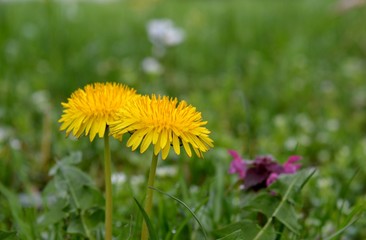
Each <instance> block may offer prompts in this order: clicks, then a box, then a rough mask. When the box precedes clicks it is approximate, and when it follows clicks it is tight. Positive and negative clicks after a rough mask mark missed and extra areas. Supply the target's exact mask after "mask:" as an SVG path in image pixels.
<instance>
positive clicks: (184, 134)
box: [110, 95, 213, 159]
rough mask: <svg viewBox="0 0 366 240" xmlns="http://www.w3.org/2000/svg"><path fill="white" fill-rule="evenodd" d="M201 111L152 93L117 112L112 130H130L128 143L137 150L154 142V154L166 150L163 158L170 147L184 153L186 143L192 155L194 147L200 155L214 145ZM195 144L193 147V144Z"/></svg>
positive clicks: (184, 103)
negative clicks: (181, 148) (150, 95)
mask: <svg viewBox="0 0 366 240" xmlns="http://www.w3.org/2000/svg"><path fill="white" fill-rule="evenodd" d="M206 124H207V122H204V121H202V117H201V113H200V112H197V111H196V108H194V107H192V106H191V105H188V104H187V103H186V102H185V101H181V102H178V100H177V99H176V98H175V99H170V98H168V97H160V96H159V97H156V96H155V95H152V97H151V98H150V97H149V96H140V97H138V98H134V99H133V100H132V101H130V102H129V103H128V104H126V105H125V107H124V108H121V109H120V110H119V111H118V112H117V114H116V121H113V122H111V124H110V129H111V133H112V134H114V135H115V136H117V137H118V136H119V135H122V134H124V133H126V132H130V133H131V134H132V135H131V137H130V138H129V140H128V142H127V146H128V147H132V150H136V148H137V147H138V146H140V152H141V153H143V152H145V151H146V149H147V148H148V147H149V146H150V145H151V144H153V145H154V154H155V155H158V154H159V152H160V151H161V152H162V158H163V159H165V158H166V157H167V156H168V153H169V150H170V147H171V146H173V149H174V151H175V153H176V154H178V155H179V154H180V147H181V145H183V147H184V149H185V151H186V153H187V154H188V156H189V157H191V156H192V151H191V147H192V148H193V150H194V152H195V153H196V155H197V156H198V157H203V155H202V153H203V152H206V151H207V150H208V149H209V148H210V147H213V141H212V140H211V139H210V138H209V136H208V135H209V134H210V131H209V130H208V129H207V128H205V127H204V125H206ZM190 146H191V147H190Z"/></svg>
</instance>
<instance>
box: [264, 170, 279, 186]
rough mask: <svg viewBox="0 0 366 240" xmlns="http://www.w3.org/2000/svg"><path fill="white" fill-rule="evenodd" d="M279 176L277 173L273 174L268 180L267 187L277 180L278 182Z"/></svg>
mask: <svg viewBox="0 0 366 240" xmlns="http://www.w3.org/2000/svg"><path fill="white" fill-rule="evenodd" d="M278 176H279V175H278V174H277V173H271V174H270V175H269V176H268V178H267V180H266V185H267V186H269V185H271V184H272V183H273V182H274V181H276V180H277V178H278Z"/></svg>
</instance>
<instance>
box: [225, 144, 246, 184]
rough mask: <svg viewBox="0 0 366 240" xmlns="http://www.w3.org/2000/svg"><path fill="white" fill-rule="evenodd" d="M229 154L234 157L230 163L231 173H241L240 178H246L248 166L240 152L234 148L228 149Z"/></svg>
mask: <svg viewBox="0 0 366 240" xmlns="http://www.w3.org/2000/svg"><path fill="white" fill-rule="evenodd" d="M228 152H229V154H230V155H231V156H232V157H233V158H234V160H233V161H232V162H231V163H230V168H229V173H231V174H235V173H237V174H238V175H239V178H240V179H244V178H245V174H246V171H247V166H246V164H245V162H244V160H243V159H241V157H240V156H239V154H238V153H237V152H236V151H234V150H228Z"/></svg>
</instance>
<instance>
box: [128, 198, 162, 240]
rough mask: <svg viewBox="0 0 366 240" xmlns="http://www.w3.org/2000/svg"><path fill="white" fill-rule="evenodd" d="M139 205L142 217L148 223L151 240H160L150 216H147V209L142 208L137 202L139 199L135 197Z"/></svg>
mask: <svg viewBox="0 0 366 240" xmlns="http://www.w3.org/2000/svg"><path fill="white" fill-rule="evenodd" d="M133 199H134V200H135V202H136V204H137V206H138V207H139V209H140V211H141V213H142V217H143V218H144V220H145V223H146V226H147V229H148V230H149V236H150V240H158V237H157V234H156V231H155V230H154V228H153V226H152V224H151V221H150V218H149V216H148V215H147V213H146V211H145V209H144V208H143V207H142V206H141V204H140V203H139V201H137V199H136V198H135V197H134V198H133Z"/></svg>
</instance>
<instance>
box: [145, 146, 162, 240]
mask: <svg viewBox="0 0 366 240" xmlns="http://www.w3.org/2000/svg"><path fill="white" fill-rule="evenodd" d="M157 165H158V155H155V154H154V153H153V156H152V160H151V166H150V172H149V179H148V182H147V190H146V191H147V192H146V201H145V212H146V214H147V216H148V217H150V216H151V209H152V202H153V194H154V190H153V189H151V188H152V187H154V181H155V173H156V167H157ZM148 239H149V231H148V229H147V225H146V222H145V220H143V222H142V231H141V240H148Z"/></svg>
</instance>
